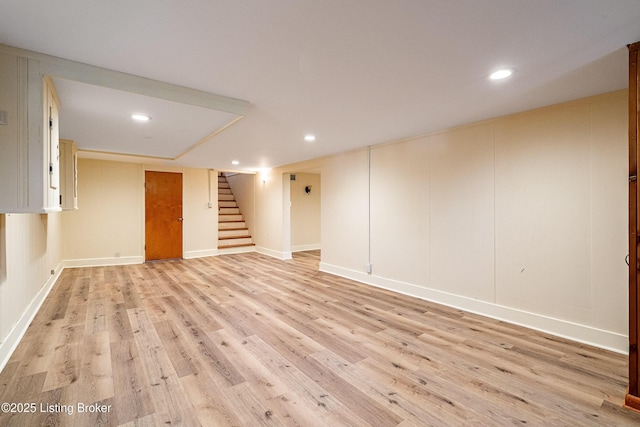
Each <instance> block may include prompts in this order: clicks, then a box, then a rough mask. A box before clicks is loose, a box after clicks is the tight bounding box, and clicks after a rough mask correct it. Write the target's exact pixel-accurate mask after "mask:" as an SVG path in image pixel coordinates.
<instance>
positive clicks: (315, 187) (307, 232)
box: [289, 173, 322, 252]
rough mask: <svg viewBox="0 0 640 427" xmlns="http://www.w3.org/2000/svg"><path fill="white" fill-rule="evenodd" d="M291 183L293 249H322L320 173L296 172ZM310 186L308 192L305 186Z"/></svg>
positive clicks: (293, 250)
mask: <svg viewBox="0 0 640 427" xmlns="http://www.w3.org/2000/svg"><path fill="white" fill-rule="evenodd" d="M295 176H296V179H295V181H291V179H289V183H290V186H291V188H290V197H291V218H290V219H291V251H292V252H299V251H306V250H312V249H320V206H321V204H320V200H321V198H320V194H321V191H322V187H321V185H320V174H314V173H296V174H295ZM306 187H309V189H310V191H309V192H308V193H307V192H306V191H305V188H306Z"/></svg>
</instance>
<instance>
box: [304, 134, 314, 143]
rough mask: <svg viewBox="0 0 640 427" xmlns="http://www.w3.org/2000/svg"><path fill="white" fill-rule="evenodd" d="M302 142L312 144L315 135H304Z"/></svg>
mask: <svg viewBox="0 0 640 427" xmlns="http://www.w3.org/2000/svg"><path fill="white" fill-rule="evenodd" d="M304 140H305V141H307V142H313V141H315V140H316V136H315V135H305V136H304Z"/></svg>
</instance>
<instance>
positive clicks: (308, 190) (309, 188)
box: [304, 185, 311, 194]
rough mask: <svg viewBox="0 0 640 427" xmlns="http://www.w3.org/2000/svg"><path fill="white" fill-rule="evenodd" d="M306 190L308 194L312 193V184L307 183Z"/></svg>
mask: <svg viewBox="0 0 640 427" xmlns="http://www.w3.org/2000/svg"><path fill="white" fill-rule="evenodd" d="M304 192H305V193H307V194H309V193H311V186H310V185H307V186H306V187H304Z"/></svg>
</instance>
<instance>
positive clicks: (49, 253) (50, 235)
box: [0, 213, 62, 369]
mask: <svg viewBox="0 0 640 427" xmlns="http://www.w3.org/2000/svg"><path fill="white" fill-rule="evenodd" d="M60 219H61V214H60V213H51V214H46V215H45V214H42V215H40V214H6V215H0V369H1V368H2V367H3V365H4V363H5V362H6V360H7V359H8V357H9V356H10V354H11V352H12V350H13V348H14V347H15V345H17V343H18V341H19V339H20V338H21V337H22V333H23V332H24V330H26V328H27V326H28V325H29V323H30V321H31V319H32V318H33V316H34V315H35V313H36V312H37V310H38V308H39V307H40V304H41V303H42V301H44V298H45V297H46V294H47V292H48V290H49V289H50V287H51V286H52V285H53V283H54V281H55V279H56V278H57V277H58V275H59V273H60V271H61V269H62V268H61V259H62V258H61V253H62V251H61V240H62V239H61V221H60ZM52 272H53V273H52Z"/></svg>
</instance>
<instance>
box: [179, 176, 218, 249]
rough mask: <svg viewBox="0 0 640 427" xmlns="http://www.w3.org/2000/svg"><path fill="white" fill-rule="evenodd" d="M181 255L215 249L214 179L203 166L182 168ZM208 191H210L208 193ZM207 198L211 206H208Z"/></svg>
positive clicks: (215, 206) (215, 210)
mask: <svg viewBox="0 0 640 427" xmlns="http://www.w3.org/2000/svg"><path fill="white" fill-rule="evenodd" d="M182 173H183V180H182V182H183V187H184V191H183V195H182V198H183V206H182V209H183V216H184V222H183V227H184V257H185V258H198V257H202V256H212V255H216V254H217V253H218V250H217V244H218V202H217V200H218V199H217V197H218V188H217V185H218V184H217V182H218V179H217V177H216V175H215V173H213V172H211V171H209V170H207V169H192V168H185V169H184V170H183V172H182ZM209 191H211V194H210V193H209ZM209 200H211V207H209Z"/></svg>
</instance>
